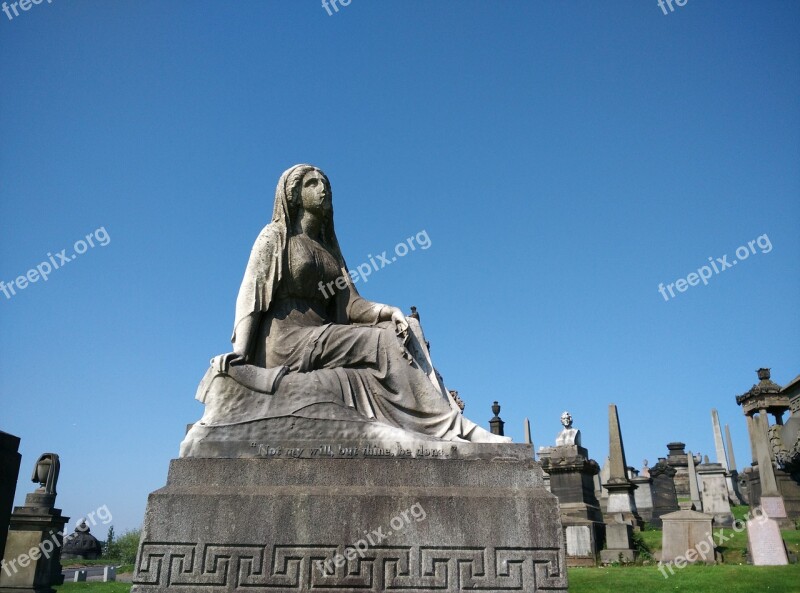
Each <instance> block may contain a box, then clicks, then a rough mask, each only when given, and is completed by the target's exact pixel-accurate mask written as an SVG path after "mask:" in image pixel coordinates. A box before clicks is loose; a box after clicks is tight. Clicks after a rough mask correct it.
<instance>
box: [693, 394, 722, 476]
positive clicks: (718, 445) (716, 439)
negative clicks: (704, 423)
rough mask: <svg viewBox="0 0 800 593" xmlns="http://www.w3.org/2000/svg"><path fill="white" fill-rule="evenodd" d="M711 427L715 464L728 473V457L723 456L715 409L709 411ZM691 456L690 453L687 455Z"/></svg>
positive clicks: (720, 431)
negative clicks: (715, 456)
mask: <svg viewBox="0 0 800 593" xmlns="http://www.w3.org/2000/svg"><path fill="white" fill-rule="evenodd" d="M711 427H712V428H713V430H714V448H715V449H716V452H717V463H719V464H721V465H722V467H724V468H725V471H726V472H727V471H728V457H727V456H726V455H725V445H724V444H723V442H722V429H721V428H720V425H719V414H718V413H717V410H716V409H712V410H711ZM689 455H691V453H690V454H689Z"/></svg>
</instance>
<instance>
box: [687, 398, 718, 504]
mask: <svg viewBox="0 0 800 593" xmlns="http://www.w3.org/2000/svg"><path fill="white" fill-rule="evenodd" d="M715 411H716V410H715ZM687 459H688V460H689V496H690V497H691V499H692V509H690V510H695V511H701V512H702V511H703V503H702V501H701V500H700V491H699V489H698V488H697V472H696V471H695V467H694V456H693V455H692V452H691V451H689V454H688V457H687Z"/></svg>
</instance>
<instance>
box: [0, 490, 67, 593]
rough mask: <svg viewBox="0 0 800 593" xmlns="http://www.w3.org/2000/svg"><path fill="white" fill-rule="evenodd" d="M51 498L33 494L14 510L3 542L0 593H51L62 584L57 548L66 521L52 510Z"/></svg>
mask: <svg viewBox="0 0 800 593" xmlns="http://www.w3.org/2000/svg"><path fill="white" fill-rule="evenodd" d="M54 504H55V495H53V494H41V493H38V492H34V493H31V494H28V496H27V497H26V498H25V505H24V506H21V507H16V508H15V509H14V512H13V514H12V515H11V525H10V529H9V531H8V539H7V540H6V550H5V556H4V558H3V568H2V570H0V593H55V589H53V588H52V585H60V584H62V583H63V582H64V577H63V575H62V574H61V561H60V560H61V545H62V543H63V534H62V532H63V530H64V525H66V523H67V521H69V517H63V516H62V515H61V510H60V509H56V508H53V505H54Z"/></svg>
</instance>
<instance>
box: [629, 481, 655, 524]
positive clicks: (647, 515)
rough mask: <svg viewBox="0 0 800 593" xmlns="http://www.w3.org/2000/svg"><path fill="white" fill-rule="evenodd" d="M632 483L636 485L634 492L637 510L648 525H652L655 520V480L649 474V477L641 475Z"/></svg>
mask: <svg viewBox="0 0 800 593" xmlns="http://www.w3.org/2000/svg"><path fill="white" fill-rule="evenodd" d="M631 482H633V483H634V484H636V490H634V491H633V499H634V501H635V502H636V510H637V511H638V512H639V516H640V517H641V518H642V519H643V520H644V521H645V522H646V523H650V522H652V520H653V479H652V478H651V477H650V474H649V472H648V475H646V476H643V475H641V474H640V475H638V476H637V477H635V478H633V479H631Z"/></svg>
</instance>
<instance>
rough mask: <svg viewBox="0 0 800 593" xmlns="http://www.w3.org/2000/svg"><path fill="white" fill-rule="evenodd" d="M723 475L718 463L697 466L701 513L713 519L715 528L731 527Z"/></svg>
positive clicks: (722, 468)
mask: <svg viewBox="0 0 800 593" xmlns="http://www.w3.org/2000/svg"><path fill="white" fill-rule="evenodd" d="M725 473H726V472H725V468H724V467H722V464H720V463H704V464H702V465H699V466H697V476H698V478H699V479H700V496H701V498H702V501H703V512H704V513H705V514H706V515H711V516H712V517H714V526H715V527H732V526H733V513H731V505H730V503H729V502H728V482H727V480H726V477H725Z"/></svg>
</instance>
